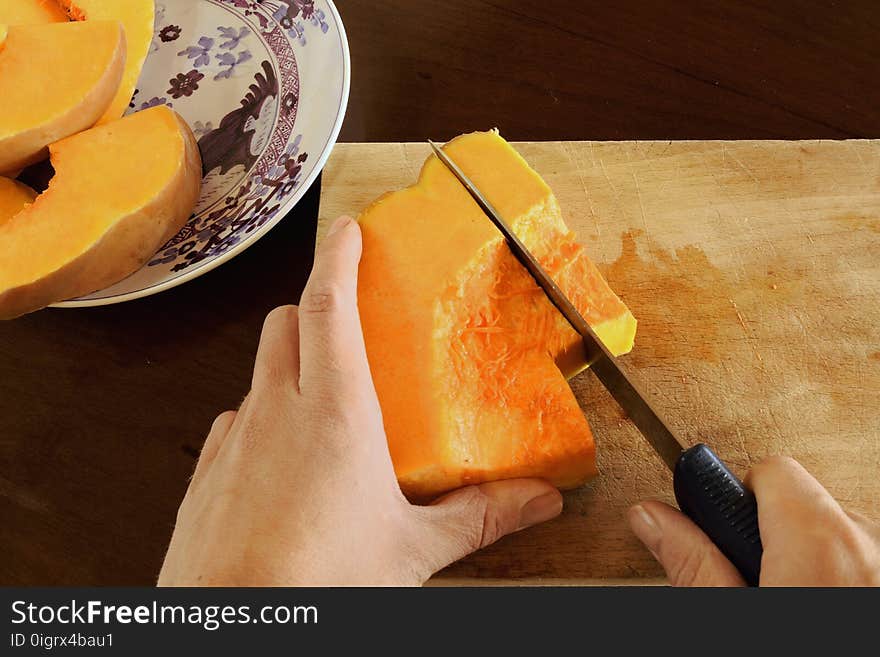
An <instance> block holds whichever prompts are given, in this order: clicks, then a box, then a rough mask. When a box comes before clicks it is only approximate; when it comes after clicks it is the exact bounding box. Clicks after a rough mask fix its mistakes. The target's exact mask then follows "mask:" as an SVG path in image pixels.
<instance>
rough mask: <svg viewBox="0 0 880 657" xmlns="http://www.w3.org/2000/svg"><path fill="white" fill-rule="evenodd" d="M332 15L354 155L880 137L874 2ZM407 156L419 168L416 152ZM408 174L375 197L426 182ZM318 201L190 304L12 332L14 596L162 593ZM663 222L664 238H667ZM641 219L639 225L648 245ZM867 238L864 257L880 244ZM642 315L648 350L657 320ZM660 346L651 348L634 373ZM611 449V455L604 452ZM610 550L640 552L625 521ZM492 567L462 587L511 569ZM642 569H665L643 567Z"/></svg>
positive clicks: (58, 318) (9, 449)
mask: <svg viewBox="0 0 880 657" xmlns="http://www.w3.org/2000/svg"><path fill="white" fill-rule="evenodd" d="M337 6H338V8H339V10H340V12H341V14H342V18H343V21H344V22H345V27H346V31H347V33H348V37H349V40H350V43H351V55H352V88H351V99H350V102H349V109H348V115H347V117H346V120H345V124H344V126H343V129H342V133H341V139H342V141H357V142H401V141H421V140H423V139H425V138H428V137H431V138H434V139H445V138H449V137H452V136H453V135H456V134H459V133H462V132H465V131H468V130H477V129H485V128H487V127H489V126H499V127H500V128H501V129H502V130H503V131H504V134H505V135H507V136H508V137H510V138H512V139H517V140H548V139H569V140H571V139H579V140H583V139H688V138H690V139H722V138H726V139H743V138H753V139H766V138H781V139H805V138H816V137H823V138H843V137H877V136H880V134H878V126H880V85H877V80H878V78H880V39H878V38H877V34H878V32H880V13H878V11H877V2H876V0H849V1H848V2H834V3H831V2H827V3H820V2H814V1H812V0H786V1H784V2H764V1H760V0H717V1H715V2H701V3H694V2H688V1H685V0H674V1H671V2H662V3H661V2H655V3H647V2H643V1H642V0H623V1H621V2H571V1H570V0H547V1H545V2H534V1H530V0H446V1H444V2H437V1H436V0H341V1H340V2H337ZM412 158H413V162H414V164H413V166H414V167H417V166H418V160H419V159H420V158H421V151H418V150H417V149H416V150H413V151H412ZM564 162H565V160H563V161H562V163H563V164H564ZM607 166H608V165H607V164H606V167H607ZM612 168H613V167H612ZM350 173H354V172H350ZM544 173H545V174H546V175H548V177H549V176H550V174H551V173H552V169H551V170H548V171H544ZM609 174H611V175H612V176H613V174H612V171H611V168H609ZM394 175H395V174H393V173H392V175H391V177H390V178H380V179H379V180H377V181H376V182H375V187H376V188H380V189H381V190H384V189H390V188H391V187H393V186H394V185H396V184H400V183H402V182H403V181H404V180H405V179H406V178H407V177H408V176H409V173H408V171H407V172H404V171H401V172H400V175H399V176H398V177H397V178H395V177H394ZM743 175H745V174H744V173H743ZM336 180H338V176H336ZM332 184H335V181H334V183H332ZM615 184H618V183H615ZM630 184H631V183H630ZM639 184H640V186H641V185H642V184H646V181H643V180H642V178H641V177H639ZM620 185H621V187H620V190H621V193H626V194H629V193H630V191H628V190H629V189H630V188H629V187H626V186H623V183H620ZM643 191H644V190H643ZM366 193H367V192H366V191H364V192H363V194H364V195H366ZM317 201H318V189H317V186H316V187H315V189H313V190H312V191H311V192H310V193H309V195H308V196H307V197H306V199H305V201H304V202H303V203H301V204H300V205H299V206H298V207H297V208H296V210H295V211H294V212H292V213H291V214H290V215H289V216H288V217H286V218H285V219H284V220H283V221H282V222H281V223H280V224H279V225H278V226H277V227H275V228H274V229H273V230H272V232H271V233H270V234H269V235H268V236H267V237H265V238H264V239H262V240H260V242H259V243H258V244H256V245H255V246H253V247H252V248H250V249H249V250H248V251H247V252H246V253H244V254H242V255H241V256H238V257H236V258H235V259H234V260H232V261H230V262H228V263H226V264H224V265H223V267H221V268H219V269H217V270H216V271H213V272H211V273H210V274H208V275H206V276H204V277H202V278H199V279H198V280H196V281H193V282H191V283H187V284H186V285H183V286H180V287H179V288H175V289H173V290H169V291H167V292H163V293H162V294H159V295H156V296H153V297H149V298H146V299H141V300H138V301H134V302H130V303H125V304H121V305H118V306H113V307H108V308H93V309H82V310H46V311H41V312H39V313H35V314H33V315H30V316H28V317H25V318H22V319H19V320H15V321H12V322H5V323H0V554H2V558H0V584H5V585H35V584H43V585H63V584H69V585H89V584H94V585H111V584H117V585H118V584H129V585H134V584H140V585H149V584H152V583H153V582H155V577H156V574H157V573H158V570H159V565H160V564H161V561H162V556H163V554H164V551H165V548H166V547H167V545H168V540H169V538H170V535H171V526H172V524H173V522H174V516H175V512H176V510H177V506H178V504H179V503H180V500H181V498H182V497H183V493H184V491H185V490H186V485H187V479H188V477H189V475H190V473H191V472H192V468H193V465H194V461H195V457H196V455H197V454H198V450H199V449H200V447H201V444H202V441H203V440H204V437H205V435H206V433H207V431H208V428H209V427H210V425H211V421H212V419H213V418H214V417H215V416H216V414H217V413H219V412H220V411H223V410H225V409H227V408H230V407H234V406H235V405H236V404H237V403H238V402H239V401H240V400H241V398H242V396H243V395H244V394H245V392H246V391H247V387H248V385H249V381H250V372H251V367H252V364H253V357H254V353H255V351H256V345H257V338H258V334H259V330H260V326H261V324H262V320H263V317H264V316H265V313H266V312H267V311H268V310H269V309H270V308H271V307H272V306H273V305H277V304H281V303H289V302H291V301H294V302H295V301H296V300H297V299H298V298H299V295H300V292H301V291H302V288H303V286H304V284H305V281H306V277H307V276H308V273H309V269H310V267H311V258H312V253H313V249H314V235H315V222H316V218H317V213H318V203H317ZM349 209H350V210H356V209H357V208H356V204H353V207H352V208H349ZM576 210H577V208H575V207H570V208H569V213H572V212H573V211H576ZM651 211H652V212H656V211H657V210H656V208H651ZM597 216H600V215H597ZM601 216H603V217H604V219H600V220H599V225H600V227H601V226H602V221H603V220H608V218H609V217H608V216H607V215H601ZM646 216H647V217H648V223H649V226H648V229H649V230H648V237H654V238H657V239H659V235H655V234H654V233H653V232H652V226H651V223H650V222H651V216H653V215H651V214H648V215H646ZM639 217H640V215H637V216H636V217H635V218H633V219H632V221H633V224H632V225H634V226H635V228H636V229H638V228H642V229H643V230H644V226H640V224H641V220H640V218H639ZM856 223H858V222H856ZM836 225H837V224H835V226H836ZM615 226H616V225H615ZM851 229H852V230H860V231H861V232H859V233H856V234H855V237H854V238H853V239H856V240H859V239H861V240H862V241H864V239H863V238H864V237H865V235H866V230H867V229H865V228H862V229H857V228H856V227H854V226H853V227H851ZM610 230H611V229H610V228H609V229H608V230H606V233H603V234H602V236H601V239H600V240H599V242H600V243H602V244H604V247H602V248H603V249H605V251H604V252H599V251H597V248H598V243H597V244H595V245H594V246H592V247H591V253H593V254H594V256H595V257H596V259H597V260H601V261H603V262H605V263H606V264H608V263H613V262H615V261H616V260H617V258H618V256H619V253H620V252H621V246H622V240H621V237H620V234H619V233H618V234H613V233H610V232H609V231H610ZM868 232H870V231H868ZM815 238H816V235H815V234H814V235H813V239H815ZM597 239H598V238H597ZM666 239H670V238H669V237H668V236H667V237H666ZM682 239H684V238H682ZM755 244H756V245H757V247H755V248H758V247H761V246H762V245H763V248H764V249H768V248H769V247H768V246H767V244H766V242H763V241H761V240H760V239H758V240H757V241H756V242H755ZM649 245H650V243H649V242H647V239H646V237H645V236H638V237H636V236H634V237H633V246H632V247H631V248H633V249H636V251H635V253H636V254H637V255H638V256H639V262H647V263H648V264H650V263H652V262H653V260H651V258H652V256H651V255H650V252H649V251H648V249H649V248H650V247H649ZM777 248H779V247H777ZM780 250H781V251H782V252H783V253H784V252H785V250H784V249H780ZM847 252H848V251H844V253H847ZM670 257H672V256H670ZM713 257H717V255H716V256H713ZM840 257H843V256H842V255H841V256H840ZM831 258H832V256H828V257H827V259H831ZM674 262H675V261H673V264H674ZM646 266H647V265H646ZM657 266H658V267H662V266H665V265H663V264H662V262H661V263H660V264H658V265H657ZM666 271H669V272H671V271H673V265H670V266H669V267H668V268H667V269H666ZM628 280H630V279H629V278H628V277H626V278H623V277H619V279H618V281H617V282H616V284H617V285H618V287H621V286H624V285H625V284H626V281H628ZM631 280H633V281H635V280H648V279H640V278H637V277H635V276H634V277H633V278H632V279H631ZM778 285H779V284H778V283H777V286H778ZM621 291H622V292H623V293H627V290H626V289H624V287H621ZM648 301H650V300H648ZM658 303H659V302H658ZM694 306H695V307H694V308H692V309H691V312H692V313H698V312H699V311H700V308H699V307H696V306H698V304H696V303H695V304H694ZM637 310H638V311H639V312H640V313H641V319H642V331H643V337H644V334H645V333H646V332H647V331H648V330H649V327H648V325H647V324H646V322H648V317H649V316H648V314H646V309H645V308H641V309H638V308H637ZM854 315H856V314H855V313H854ZM693 326H697V325H696V324H695V323H694V324H693ZM645 349H646V347H645V342H644V339H643V340H642V342H640V344H639V347H638V349H637V351H636V352H635V354H634V355H633V359H637V358H641V357H642V354H643V353H644V351H645ZM648 355H649V354H645V355H644V358H645V359H646V360H647V358H648ZM671 360H673V359H672V358H670V361H671ZM832 362H836V361H832ZM871 362H876V361H871ZM818 374H820V373H817V375H818ZM587 381H589V379H587ZM690 385H695V384H693V383H692V384H690ZM817 385H818V384H817ZM592 394H594V395H598V394H600V393H599V392H597V391H595V390H594V391H593V393H592ZM594 415H595V414H594ZM594 415H591V419H592V420H593V425H594V427H595V428H596V430H597V433H599V432H600V431H604V429H603V426H602V424H601V422H602V421H603V420H602V418H601V417H599V416H594ZM750 440H752V438H750ZM833 444H835V443H834V442H833V441H830V442H829V445H833ZM611 449H612V443H611V442H610V441H603V453H604V455H606V456H609V455H610V454H611V452H610V450H611ZM606 456H603V458H606ZM606 472H607V469H606ZM647 472H649V471H648V470H647V469H646V470H645V473H646V475H645V476H647ZM605 480H607V481H608V482H609V483H608V484H604V485H609V484H610V481H611V478H610V476H608V475H607V474H606V476H605ZM854 483H855V482H850V484H854ZM664 490H665V489H664ZM837 490H838V492H842V493H846V492H847V489H846V488H845V487H842V486H840V485H838V487H837ZM584 511H585V512H586V511H589V512H593V511H594V509H593V508H584ZM587 531H589V529H588V530H587ZM610 536H614V537H616V538H615V539H614V541H616V542H617V545H618V546H619V549H620V550H625V551H631V550H632V549H633V547H632V544H631V539H629V538H628V537H627V536H626V535H625V533H624V532H623V529H622V524H621V525H619V526H617V527H616V529H614V533H613V534H609V537H610ZM525 538H526V537H523V538H522V539H518V540H525ZM539 539H540V540H539ZM529 540H532V539H529ZM534 540H536V541H538V544H543V543H542V541H546V537H544V538H541V537H540V535H536V538H535V539H534ZM582 540H587V539H582ZM608 540H610V538H609V539H608ZM499 549H506V548H504V546H502V547H501V548H499ZM574 549H575V548H573V550H574ZM493 554H494V553H490V556H489V559H490V561H488V562H487V561H479V560H472V561H470V562H468V563H467V564H465V565H464V566H462V567H461V569H460V570H458V571H457V574H458V575H461V576H463V575H467V574H479V573H480V569H481V568H485V569H486V573H485V574H491V573H492V572H495V573H498V572H501V571H502V569H500V568H499V567H498V566H497V564H498V561H497V556H492V555H493ZM525 556H526V555H525V554H522V553H521V555H520V559H522V558H525ZM491 559H495V561H494V562H493V561H491ZM493 563H494V564H495V567H494V568H490V566H491V565H492V564H493ZM487 564H488V565H487ZM542 564H545V561H544V560H543V557H542V558H541V559H540V560H539V561H537V562H535V563H534V564H533V565H532V566H531V570H532V571H541V570H545V569H544V568H543V565H542ZM635 566H636V567H638V568H640V569H641V571H640V572H648V573H651V572H653V573H656V572H657V571H656V569H654V570H651V568H652V567H651V566H650V562H649V561H648V560H647V557H645V556H644V555H643V556H642V557H641V561H639V562H638V563H637V564H635ZM526 571H529V568H528V567H527V565H525V564H523V563H522V562H519V563H513V564H512V565H511V572H519V573H523V572H526ZM627 575H629V573H627Z"/></svg>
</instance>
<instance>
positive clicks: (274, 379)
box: [251, 306, 300, 392]
mask: <svg viewBox="0 0 880 657" xmlns="http://www.w3.org/2000/svg"><path fill="white" fill-rule="evenodd" d="M299 351H300V347H299V311H298V309H297V307H296V306H281V307H279V308H275V310H273V311H272V312H270V313H269V314H268V315H267V316H266V320H265V321H264V322H263V332H262V334H261V335H260V346H259V347H258V348H257V358H256V362H255V363H254V376H253V381H252V383H251V386H252V388H253V389H254V390H257V391H265V390H277V389H281V390H290V391H292V392H293V391H296V392H298V391H299V361H300V355H299Z"/></svg>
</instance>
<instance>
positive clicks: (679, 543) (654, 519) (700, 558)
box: [627, 501, 745, 586]
mask: <svg viewBox="0 0 880 657" xmlns="http://www.w3.org/2000/svg"><path fill="white" fill-rule="evenodd" d="M627 518H628V520H629V523H630V526H631V527H632V530H633V533H634V534H635V535H636V536H637V537H638V538H639V540H640V541H641V542H642V543H644V544H645V547H647V548H648V549H649V550H650V551H651V553H652V554H653V555H654V557H655V558H656V559H657V561H659V562H660V565H661V566H663V569H664V570H665V571H666V576H667V577H668V578H669V582H670V583H671V584H672V585H673V586H745V582H744V581H743V579H742V577H741V576H740V574H739V572H738V571H737V570H736V568H734V566H733V564H731V563H730V562H729V561H728V560H727V557H725V556H724V555H723V554H722V553H721V551H720V550H719V549H718V548H717V547H715V544H714V543H712V541H711V540H709V537H708V536H706V535H705V534H704V533H703V532H702V531H701V530H700V528H699V527H697V526H696V525H695V524H694V523H693V522H691V521H690V519H689V518H687V517H686V516H685V515H684V514H683V513H681V512H680V511H678V510H676V509H673V508H672V507H671V506H669V505H667V504H663V503H662V502H654V501H649V502H643V503H642V504H638V505H636V506H634V507H632V508H631V509H630V510H629V512H628V514H627Z"/></svg>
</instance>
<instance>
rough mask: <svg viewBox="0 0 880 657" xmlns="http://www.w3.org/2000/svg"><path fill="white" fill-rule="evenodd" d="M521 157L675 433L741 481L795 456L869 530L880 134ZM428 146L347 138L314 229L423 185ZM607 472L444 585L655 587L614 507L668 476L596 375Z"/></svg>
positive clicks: (879, 280) (628, 146)
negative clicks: (631, 344) (614, 306)
mask: <svg viewBox="0 0 880 657" xmlns="http://www.w3.org/2000/svg"><path fill="white" fill-rule="evenodd" d="M516 147H517V149H518V150H519V151H520V153H522V155H523V156H524V157H525V158H526V160H528V161H529V163H530V164H531V165H532V166H533V167H534V168H535V169H536V170H537V171H538V172H539V173H540V174H541V175H542V176H543V177H544V179H545V180H546V181H547V182H548V183H549V185H550V186H551V187H552V188H553V189H554V190H555V192H556V195H557V197H558V198H559V202H560V204H561V205H562V208H563V211H564V213H565V218H566V221H567V223H568V225H569V226H570V227H571V228H572V230H574V231H575V232H576V233H577V234H578V236H579V237H580V239H581V241H582V242H583V243H584V244H585V245H586V246H587V251H588V253H589V255H590V257H591V258H592V259H593V260H594V261H595V262H596V263H597V264H598V265H599V266H600V268H601V270H602V271H603V272H604V274H605V275H606V277H607V278H608V280H609V282H610V283H611V287H612V288H613V289H614V290H615V291H616V292H617V293H618V294H619V295H620V296H621V297H622V298H623V299H624V301H625V302H626V303H627V304H628V305H629V307H630V308H631V309H632V311H633V313H634V314H635V316H636V318H637V319H638V321H639V329H638V333H637V335H636V344H635V349H634V350H633V352H632V353H631V354H630V355H628V356H626V357H624V359H623V360H624V362H625V364H626V365H627V366H628V368H630V369H631V370H635V371H637V372H638V374H639V375H640V376H641V378H642V379H643V381H644V382H645V383H646V386H647V389H648V390H649V391H650V393H651V394H652V395H654V396H655V397H654V398H655V399H656V403H657V404H658V406H659V407H660V408H662V409H663V410H664V411H665V412H666V414H667V415H668V417H669V419H670V421H671V424H672V425H673V426H674V428H675V429H676V430H677V431H678V432H679V433H680V435H681V436H683V437H684V438H685V439H686V440H688V441H690V442H691V443H695V442H698V441H704V442H707V443H709V444H710V445H712V446H713V447H714V448H715V450H716V451H717V452H718V454H719V455H720V456H721V457H722V458H723V459H724V460H725V461H727V463H728V464H729V465H730V466H731V467H732V468H733V469H735V470H737V471H738V472H739V473H740V474H744V473H745V472H746V471H747V470H748V468H749V466H750V465H751V464H752V463H754V462H756V461H758V460H760V459H762V458H764V457H765V456H767V455H770V454H788V455H790V456H793V457H795V458H796V459H798V460H799V461H801V463H803V464H804V465H805V466H806V467H807V469H808V470H809V471H810V472H812V473H813V474H814V475H815V476H816V477H818V478H819V480H820V481H822V482H823V483H824V484H825V485H826V486H827V487H828V488H829V489H830V490H831V492H832V493H833V494H834V495H835V496H836V497H837V499H838V500H839V501H840V502H841V503H842V504H843V505H844V506H845V507H846V508H848V509H852V510H856V511H860V512H862V513H865V514H866V515H868V516H873V517H875V518H876V517H880V476H878V473H880V141H843V142H835V141H804V142H782V141H743V142H717V141H706V142H546V143H522V144H517V145H516ZM427 155H428V147H427V145H425V144H340V145H338V146H337V147H336V149H335V150H334V152H333V155H332V157H331V158H330V161H329V163H328V164H327V167H326V169H325V171H324V176H323V190H322V197H321V212H320V224H319V235H320V234H322V232H323V231H324V230H325V229H326V225H327V222H328V221H329V220H331V219H333V218H335V217H336V216H338V215H340V214H350V215H352V216H356V215H357V214H358V213H359V212H360V211H361V209H363V208H364V207H365V206H366V205H367V204H368V203H369V202H370V201H372V200H373V199H374V198H376V197H377V196H379V195H380V194H382V193H383V192H385V191H388V190H393V189H398V188H400V187H404V186H406V185H408V184H410V183H412V182H413V181H415V180H416V178H417V176H418V173H419V169H420V167H421V165H422V162H423V161H424V159H425V158H426V157H427ZM572 387H573V388H574V390H575V392H576V394H577V396H578V398H579V399H580V400H581V403H582V407H583V409H584V411H585V413H586V415H587V417H588V419H589V420H590V423H591V425H592V428H593V432H594V434H595V436H596V440H597V443H598V447H599V471H600V475H599V477H598V478H597V479H595V480H594V481H593V482H592V483H591V484H589V485H588V486H587V487H585V488H583V489H581V490H577V491H573V492H570V493H567V494H566V498H565V511H564V513H563V515H562V516H561V517H560V518H559V519H557V520H555V521H553V522H550V523H548V524H546V525H543V526H541V527H537V528H534V529H531V530H529V531H526V532H522V533H520V534H518V535H515V536H511V537H508V538H506V539H504V540H502V541H501V542H499V543H498V544H496V545H494V546H492V547H490V548H488V549H486V550H484V551H482V552H481V553H479V554H477V555H474V556H472V557H470V558H468V559H466V560H465V561H463V562H461V563H459V564H456V565H455V566H453V567H451V568H449V569H448V570H447V571H445V572H444V573H441V574H440V575H439V576H438V580H439V581H440V582H441V583H442V582H449V581H453V582H458V581H462V580H467V581H471V580H472V579H473V578H481V581H483V582H485V581H487V580H488V581H496V580H505V581H509V580H517V581H521V582H536V581H543V582H546V583H550V582H554V581H555V582H560V581H565V582H571V583H590V582H597V581H598V582H603V583H604V582H610V581H613V582H620V581H630V582H638V583H644V582H645V581H647V580H655V581H656V580H658V579H659V578H661V577H662V575H663V573H662V570H661V569H660V568H659V567H658V565H657V564H656V563H655V562H654V560H653V558H652V557H651V555H650V554H649V553H648V552H647V551H646V550H645V549H643V548H642V547H641V545H640V544H639V543H638V542H637V541H636V539H635V538H634V537H633V536H632V534H631V533H630V531H629V529H628V526H627V524H626V521H625V518H624V512H625V510H626V508H627V507H628V506H629V505H631V504H633V503H635V502H637V501H638V500H641V499H645V498H658V499H661V500H665V501H667V502H671V501H672V499H673V497H672V481H671V477H670V475H669V473H668V472H667V471H666V469H665V467H664V465H663V463H662V462H661V461H660V459H659V458H657V457H656V456H655V455H654V453H653V452H652V451H651V449H650V447H648V445H647V443H645V441H644V439H643V438H642V437H641V436H640V435H639V434H638V433H637V431H636V430H635V429H634V428H633V427H632V426H631V425H630V424H629V423H628V422H627V421H626V420H625V419H624V417H623V415H622V414H621V412H620V410H619V409H618V407H617V406H616V405H615V404H614V402H613V401H612V400H611V398H610V397H609V396H608V394H607V393H606V392H605V391H604V390H603V389H602V386H601V385H600V384H599V383H598V382H597V381H596V380H595V378H594V377H593V376H592V375H591V374H590V373H589V372H586V373H584V374H582V375H580V376H579V377H577V378H576V379H575V380H574V381H573V382H572Z"/></svg>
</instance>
